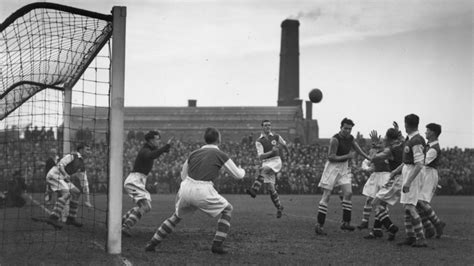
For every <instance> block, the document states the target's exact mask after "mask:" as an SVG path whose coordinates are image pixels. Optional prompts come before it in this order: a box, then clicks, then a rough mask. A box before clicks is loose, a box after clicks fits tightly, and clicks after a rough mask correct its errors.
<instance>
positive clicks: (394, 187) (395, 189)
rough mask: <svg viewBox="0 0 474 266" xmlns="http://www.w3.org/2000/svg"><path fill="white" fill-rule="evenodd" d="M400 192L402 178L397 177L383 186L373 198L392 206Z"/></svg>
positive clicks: (398, 197)
mask: <svg viewBox="0 0 474 266" xmlns="http://www.w3.org/2000/svg"><path fill="white" fill-rule="evenodd" d="M401 192H402V176H401V175H397V176H395V177H394V178H393V179H392V180H389V181H388V182H387V183H386V184H385V185H383V186H382V187H381V188H380V190H379V191H378V192H377V194H376V195H375V197H376V198H378V199H380V200H382V201H384V202H386V203H388V204H390V205H392V206H393V205H395V203H397V201H398V200H399V199H400V194H401Z"/></svg>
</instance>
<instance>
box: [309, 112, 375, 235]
mask: <svg viewBox="0 0 474 266" xmlns="http://www.w3.org/2000/svg"><path fill="white" fill-rule="evenodd" d="M353 126H354V122H352V120H350V119H348V118H344V119H343V120H342V121H341V130H340V131H339V133H337V134H335V135H334V136H333V137H332V138H331V141H330V143H329V152H328V161H327V162H326V165H325V166H324V171H323V174H322V176H321V181H320V182H319V185H318V186H319V187H321V188H322V189H323V195H322V197H321V201H320V202H319V207H318V216H317V223H316V226H315V229H314V231H315V233H316V234H317V235H326V232H325V231H324V230H323V226H324V222H325V221H326V214H327V212H328V203H329V197H330V196H331V192H332V190H333V188H334V187H335V186H340V187H341V189H342V196H343V199H342V224H341V229H342V230H348V231H354V229H355V227H354V226H352V225H351V224H350V222H351V216H352V201H351V198H352V179H351V175H350V169H349V163H348V161H349V160H350V159H352V158H354V156H355V153H354V152H351V150H352V149H354V150H355V151H356V152H357V153H359V154H360V155H362V156H363V157H365V158H366V159H367V160H370V158H369V156H368V155H367V154H365V153H364V152H363V151H362V149H361V148H360V146H359V145H358V144H357V142H355V139H354V137H353V136H352V135H351V131H352V127H353Z"/></svg>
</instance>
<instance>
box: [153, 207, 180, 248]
mask: <svg viewBox="0 0 474 266" xmlns="http://www.w3.org/2000/svg"><path fill="white" fill-rule="evenodd" d="M180 221H181V218H180V217H179V216H178V214H177V213H176V212H175V213H173V215H171V217H169V218H168V219H166V220H165V221H164V222H163V223H162V224H161V225H160V226H159V227H158V228H157V229H156V232H155V234H154V235H153V237H152V238H151V240H150V241H148V243H147V245H146V247H145V251H155V247H156V246H157V245H158V244H160V243H161V241H163V239H165V238H166V237H167V236H168V235H169V234H171V233H172V232H173V230H174V229H175V228H176V226H177V225H178V223H179V222H180Z"/></svg>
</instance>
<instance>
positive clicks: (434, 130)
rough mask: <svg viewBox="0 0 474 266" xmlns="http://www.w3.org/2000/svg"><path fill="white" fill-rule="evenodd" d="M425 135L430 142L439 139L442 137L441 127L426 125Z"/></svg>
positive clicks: (432, 124)
mask: <svg viewBox="0 0 474 266" xmlns="http://www.w3.org/2000/svg"><path fill="white" fill-rule="evenodd" d="M425 135H426V138H427V139H428V140H435V139H438V137H439V135H441V126H440V125H438V124H436V123H429V124H428V125H426V133H425Z"/></svg>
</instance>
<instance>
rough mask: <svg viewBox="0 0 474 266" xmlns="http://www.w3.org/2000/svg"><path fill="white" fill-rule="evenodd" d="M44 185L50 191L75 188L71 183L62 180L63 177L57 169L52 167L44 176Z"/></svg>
mask: <svg viewBox="0 0 474 266" xmlns="http://www.w3.org/2000/svg"><path fill="white" fill-rule="evenodd" d="M46 183H47V185H48V186H49V189H51V191H61V190H68V191H69V190H71V189H73V188H75V189H77V187H76V186H75V185H74V184H73V183H72V182H67V181H65V180H64V176H63V175H62V174H61V172H60V171H59V169H58V167H56V166H54V167H53V168H51V170H49V172H48V174H47V175H46Z"/></svg>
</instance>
